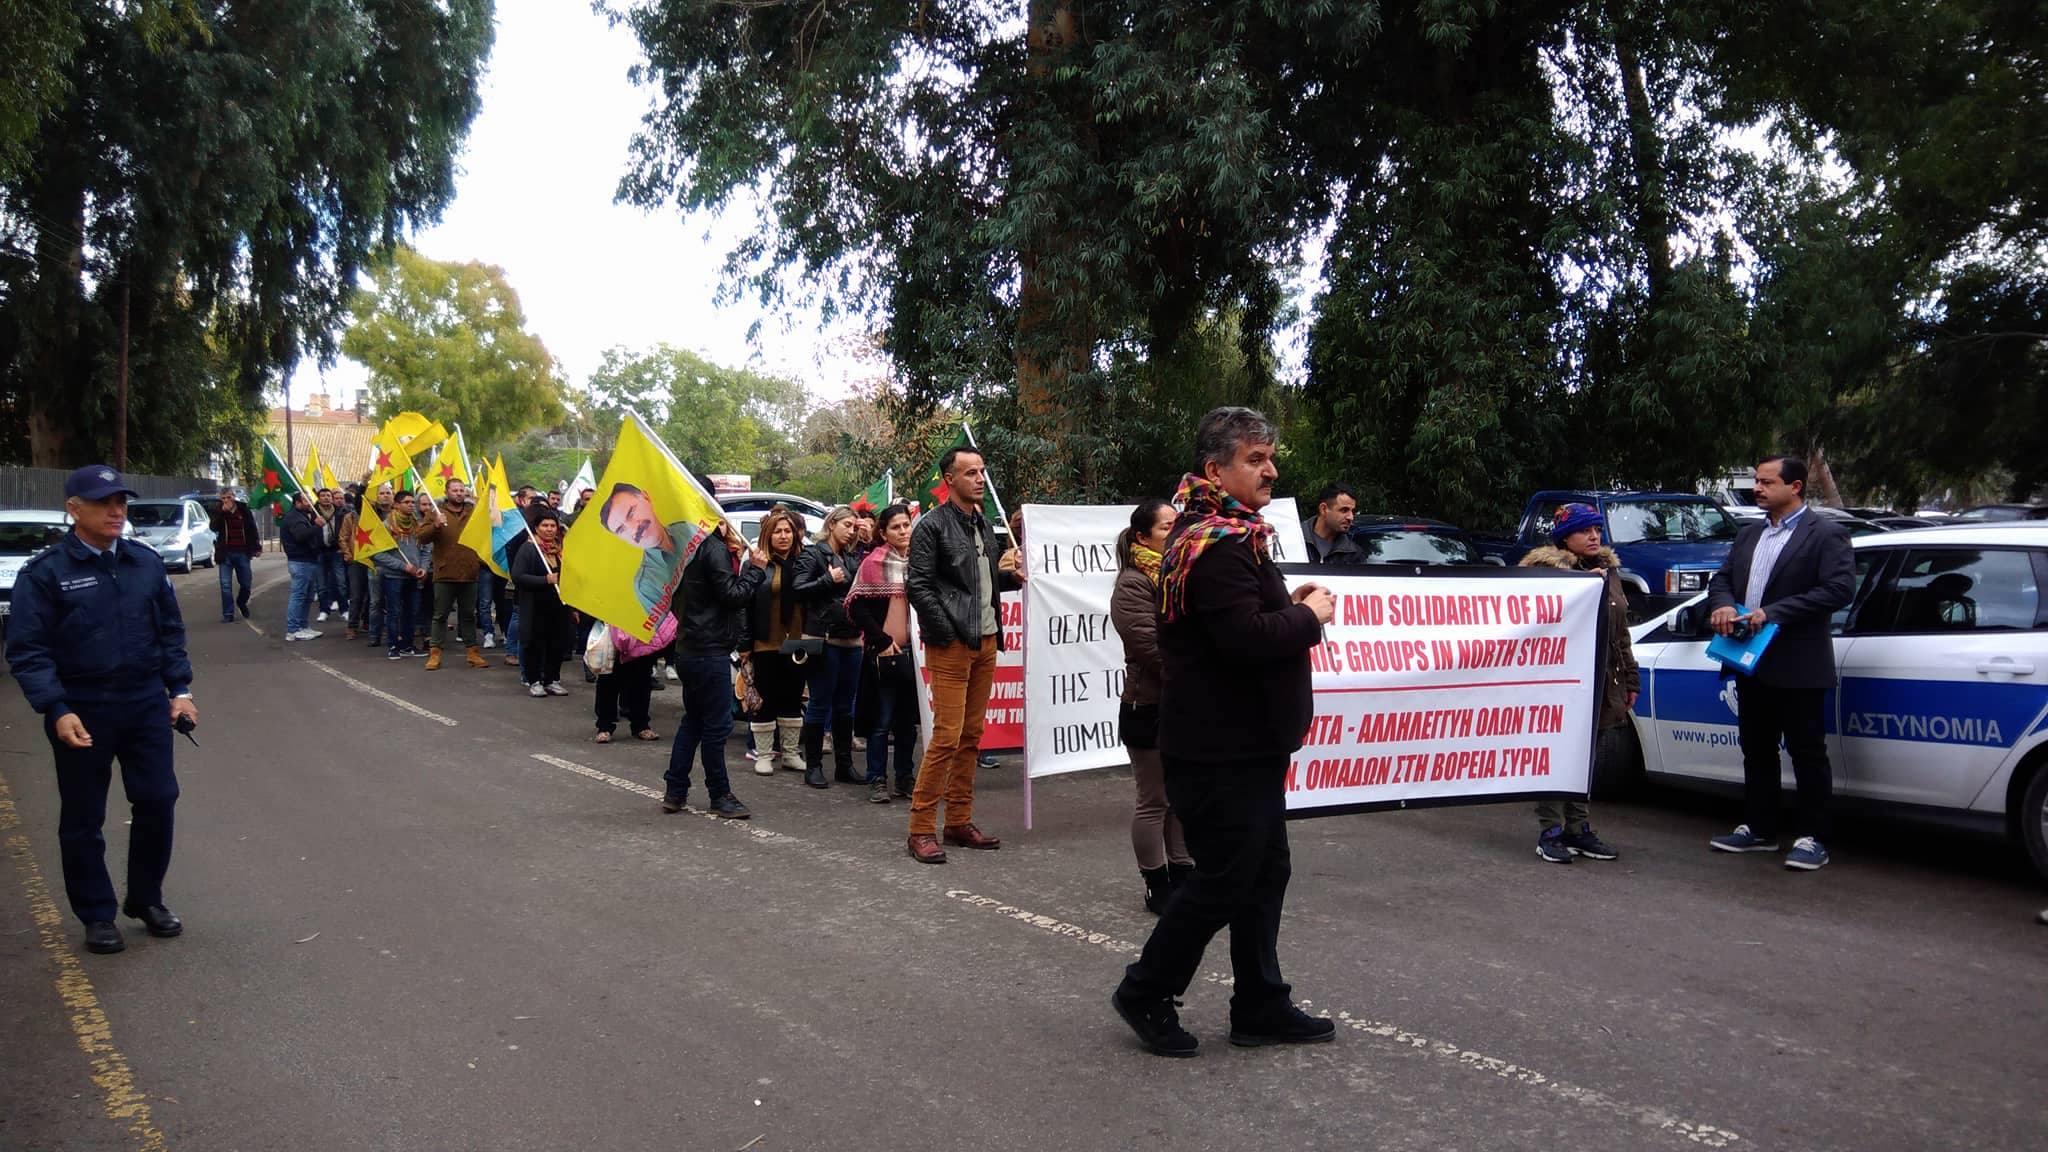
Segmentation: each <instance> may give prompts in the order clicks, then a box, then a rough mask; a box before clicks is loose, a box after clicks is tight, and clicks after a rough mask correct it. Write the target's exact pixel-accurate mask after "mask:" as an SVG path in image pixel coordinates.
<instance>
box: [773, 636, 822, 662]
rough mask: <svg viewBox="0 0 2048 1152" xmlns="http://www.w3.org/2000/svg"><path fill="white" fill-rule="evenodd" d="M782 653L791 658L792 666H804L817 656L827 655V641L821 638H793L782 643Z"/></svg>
mask: <svg viewBox="0 0 2048 1152" xmlns="http://www.w3.org/2000/svg"><path fill="white" fill-rule="evenodd" d="M781 652H782V654H783V655H784V656H787V657H789V662H790V663H792V664H802V663H804V662H805V661H807V660H810V659H811V658H813V657H816V656H823V655H824V654H825V640H824V638H823V637H820V636H804V637H801V638H799V637H795V636H792V637H790V638H789V639H787V640H784V641H783V642H782V648H781Z"/></svg>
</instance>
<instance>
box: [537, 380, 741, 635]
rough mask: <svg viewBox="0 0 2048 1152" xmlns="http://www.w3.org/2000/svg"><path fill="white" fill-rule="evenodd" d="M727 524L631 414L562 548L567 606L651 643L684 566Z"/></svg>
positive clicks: (706, 494)
mask: <svg viewBox="0 0 2048 1152" xmlns="http://www.w3.org/2000/svg"><path fill="white" fill-rule="evenodd" d="M724 519H725V513H724V512H723V511H722V510H721V509H720V508H719V506H718V502H717V501H716V500H713V499H712V498H711V495H710V494H709V493H707V492H705V491H704V489H703V488H702V487H700V486H699V485H698V484H697V482H696V480H694V479H693V478H691V476H690V474H689V473H688V472H686V471H684V469H683V466H682V465H681V464H679V463H677V461H676V458H675V456H674V455H673V454H671V453H670V452H669V450H668V446H667V445H665V444H663V443H662V442H661V440H660V439H659V438H658V437H656V436H655V435H654V433H653V431H652V430H650V429H649V428H648V427H647V425H646V424H644V423H642V422H641V421H640V418H639V417H637V416H630V415H629V416H627V417H626V420H625V423H624V424H623V425H621V426H620V428H619V440H618V444H617V445H616V446H615V447H614V448H613V450H612V459H611V463H609V464H607V465H605V469H604V476H603V478H602V479H600V480H599V481H598V482H597V495H596V496H595V497H594V498H593V499H592V502H591V505H590V510H589V511H588V512H586V513H585V514H583V515H581V516H578V517H577V518H576V524H575V526H574V527H573V528H571V529H569V538H568V539H567V540H566V541H564V542H563V545H562V583H561V590H562V600H563V602H564V603H566V604H568V605H570V606H571V607H573V608H577V609H580V610H581V611H583V612H584V613H585V614H587V615H589V616H591V617H594V618H595V619H598V620H602V621H604V622H606V623H607V624H611V625H613V626H614V627H616V628H618V629H619V630H620V631H621V632H625V633H628V634H630V635H633V636H636V637H638V638H640V639H642V640H651V639H653V638H654V629H655V626H656V625H658V624H659V623H660V622H661V618H662V616H663V615H665V614H667V612H668V608H669V600H670V598H671V597H673V596H674V595H675V590H676V585H677V584H678V583H679V582H680V581H681V580H682V577H683V566H684V565H686V564H688V563H689V561H690V557H692V556H694V555H695V554H696V551H697V548H698V546H699V545H702V544H704V542H705V541H706V540H708V539H709V538H710V534H711V533H712V532H713V531H714V530H715V529H716V528H717V527H718V525H719V524H720V523H722V522H723V521H724ZM712 546H713V547H723V545H720V544H714V545H712Z"/></svg>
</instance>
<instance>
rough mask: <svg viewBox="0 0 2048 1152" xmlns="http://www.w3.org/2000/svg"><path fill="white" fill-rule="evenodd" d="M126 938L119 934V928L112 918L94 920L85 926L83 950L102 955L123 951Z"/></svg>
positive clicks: (126, 943)
mask: <svg viewBox="0 0 2048 1152" xmlns="http://www.w3.org/2000/svg"><path fill="white" fill-rule="evenodd" d="M127 948H128V940H127V938H126V937H124V936H122V935H121V929H120V928H119V927H118V926H116V925H115V923H114V922H113V921H112V920H95V921H93V922H92V923H90V924H87V925H86V926H85V950H86V951H87V952H97V953H99V954H100V955H102V956H106V955H110V954H112V953H115V952H123V951H126V950H127Z"/></svg>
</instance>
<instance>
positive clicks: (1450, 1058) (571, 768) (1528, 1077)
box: [531, 752, 1742, 1148]
mask: <svg viewBox="0 0 2048 1152" xmlns="http://www.w3.org/2000/svg"><path fill="white" fill-rule="evenodd" d="M531 755H532V758H533V759H535V760H538V761H539V762H541V763H543V764H546V765H549V766H550V767H554V768H560V769H562V770H564V771H566V772H574V773H575V774H576V775H578V776H583V777H587V778H589V779H591V780H595V781H597V782H599V783H601V784H609V785H611V786H612V787H614V788H619V789H622V790H624V791H627V792H631V793H633V794H634V795H636V796H645V797H647V798H648V799H650V800H659V799H661V797H662V792H661V790H660V789H659V788H650V787H648V786H647V785H645V784H641V783H638V782H637V781H633V780H628V779H625V778H624V777H621V776H614V775H612V774H611V773H609V772H601V771H599V770H597V769H595V768H591V767H589V766H587V765H583V764H578V763H576V762H575V761H574V760H564V759H562V758H561V757H559V756H549V755H546V754H544V753H540V752H535V753H532V754H531ZM684 811H687V812H689V813H691V814H692V815H697V816H705V817H711V814H710V813H709V812H703V811H699V810H698V809H695V808H686V809H684ZM711 818H713V819H717V818H716V817H711ZM718 823H720V824H723V825H725V826H726V827H729V828H734V829H738V830H741V831H743V832H745V833H746V834H747V835H748V837H749V838H750V839H754V840H760V841H771V842H774V843H777V844H782V845H787V846H790V847H795V848H801V849H803V851H804V853H805V858H806V859H807V860H810V861H812V862H814V863H822V862H828V861H829V862H833V863H843V864H850V865H852V866H854V867H858V868H861V869H864V870H868V871H874V870H875V862H874V861H873V860H872V859H869V858H867V857H861V856H855V855H853V854H851V853H846V852H838V851H834V850H832V849H821V848H819V847H818V846H816V845H813V844H811V843H809V842H808V841H805V840H803V839H801V838H799V837H796V836H791V835H789V834H787V833H784V832H775V831H771V830H769V829H766V828H757V827H754V826H753V825H752V823H751V822H742V821H735V820H724V819H718ZM878 874H879V875H881V876H883V877H885V878H887V879H888V880H890V881H892V882H896V881H902V880H905V879H906V877H905V876H904V874H903V872H902V870H901V869H893V868H892V869H888V870H886V871H882V872H879V873H878ZM899 886H902V887H910V886H912V885H911V884H908V883H905V884H899ZM944 892H945V895H946V897H947V898H948V899H951V900H957V901H959V902H960V903H962V904H965V905H967V906H968V907H970V908H981V909H985V910H987V911H990V912H993V913H994V914H996V915H997V916H1001V917H1002V918H1004V919H1006V920H1012V921H1015V922H1017V923H1019V924H1023V925H1026V926H1028V927H1031V928H1036V929H1038V930H1039V931H1041V932H1046V933H1049V934H1051V935H1054V936H1059V937H1061V938H1063V939H1067V940H1072V941H1074V942H1076V943H1079V944H1086V945H1089V946H1092V947H1096V948H1101V949H1103V950H1104V951H1107V952H1110V953H1112V954H1115V955H1118V956H1135V955H1137V953H1138V952H1139V951H1140V946H1139V945H1137V944H1133V943H1131V942H1130V941H1128V940H1123V939H1120V938H1118V937H1116V936H1114V935H1112V934H1110V933H1107V932H1095V931H1091V930H1089V929H1087V928H1084V927H1082V926H1080V925H1078V924H1072V923H1069V922H1067V921H1066V920H1063V919H1060V918H1058V917H1055V916H1048V915H1045V914H1043V913H1039V912H1033V911H1031V910H1029V909H1026V908H1020V907H1017V906H1015V905H1012V904H1008V903H1005V902H1004V901H1002V900H998V899H996V898H995V897H993V896H982V895H978V894H976V893H974V892H970V891H968V890H967V889H964V888H948V889H945V890H944ZM1202 979H1204V980H1206V981H1208V982H1209V983H1212V984H1220V985H1224V986H1228V985H1229V984H1230V978H1229V977H1228V976H1224V975H1221V974H1218V973H1209V974H1207V975H1205V976H1203V977H1202ZM1304 1003H1306V1001H1304ZM1323 1015H1324V1016H1326V1017H1329V1018H1330V1019H1333V1020H1335V1021H1336V1022H1337V1024H1338V1026H1339V1027H1343V1028H1349V1029H1351V1030H1352V1031H1354V1032H1360V1033H1363V1034H1365V1035H1368V1036H1374V1037H1378V1038H1380V1039H1382V1040H1388V1041H1391V1042H1392V1043H1393V1044H1394V1045H1396V1046H1397V1047H1403V1048H1408V1049H1412V1050H1414V1051H1416V1052H1419V1053H1421V1054H1423V1055H1424V1056H1429V1057H1434V1058H1436V1059H1439V1060H1444V1061H1447V1062H1449V1063H1453V1064H1456V1065H1458V1066H1459V1067H1462V1068H1466V1069H1469V1070H1471V1071H1474V1072H1478V1073H1482V1074H1485V1075H1490V1076H1495V1077H1498V1078H1499V1079H1502V1080H1510V1081H1513V1082H1515V1083H1518V1084H1523V1085H1527V1086H1528V1087H1531V1088H1534V1089H1536V1090H1537V1091H1539V1092H1542V1093H1545V1094H1547V1095H1549V1096H1553V1097H1556V1098H1557V1099H1560V1100H1566V1101H1570V1102H1571V1103H1574V1104H1577V1105H1580V1106H1581V1107H1585V1108H1589V1109H1592V1110H1594V1111H1597V1112H1605V1113H1607V1114H1608V1115H1610V1116H1614V1117H1617V1118H1619V1119H1622V1120H1625V1121H1629V1122H1631V1123H1635V1124H1640V1125H1643V1126H1645V1127H1649V1128H1654V1129H1656V1130H1658V1131H1660V1132H1664V1133H1668V1134H1670V1135H1673V1136H1680V1137H1683V1138H1684V1139H1686V1140H1689V1141H1692V1142H1693V1143H1695V1144H1698V1145H1701V1146H1702V1147H1706V1148H1726V1147H1729V1146H1730V1145H1733V1144H1736V1143H1739V1142H1741V1140H1742V1137H1741V1136H1740V1135H1738V1134H1736V1133H1734V1132H1731V1131H1729V1130H1728V1129H1726V1128H1720V1127H1716V1126H1714V1125H1711V1124H1701V1123H1697V1122H1694V1121H1690V1120H1684V1119H1681V1118H1679V1117H1677V1116H1674V1115H1672V1114H1671V1113H1669V1112H1667V1111H1665V1110H1664V1109H1662V1108H1655V1107H1649V1106H1646V1105H1640V1104H1630V1103H1628V1102H1626V1101H1622V1100H1616V1099H1615V1098H1613V1097H1611V1096H1608V1095H1606V1094H1605V1093H1602V1092H1597V1091H1595V1090H1593V1089H1591V1088H1583V1087H1580V1086H1579V1085H1576V1084H1572V1083H1570V1082H1568V1081H1564V1080H1559V1079H1557V1078H1555V1077H1552V1076H1546V1075H1544V1074H1543V1073H1541V1072H1538V1071H1536V1070H1535V1069H1533V1068H1527V1067H1524V1066H1522V1065H1519V1064H1515V1063H1512V1062H1510V1061H1507V1060H1502V1059H1500V1058H1499V1057H1495V1056H1488V1055H1486V1054H1485V1053H1482V1052H1476V1051H1473V1050H1472V1049H1469V1048H1465V1047H1462V1046H1460V1045H1457V1044H1453V1043H1451V1042H1450V1041H1447V1040H1436V1039H1432V1038H1430V1037H1428V1036H1423V1035H1420V1034H1418V1033H1415V1032H1410V1031H1408V1030H1407V1029H1405V1028H1402V1027H1400V1026H1399V1025H1396V1024H1388V1023H1385V1022H1383V1021H1379V1020H1371V1019H1367V1018H1365V1017H1362V1016H1353V1015H1352V1014H1351V1013H1349V1012H1346V1011H1338V1012H1335V1013H1332V1012H1330V1011H1328V1010H1327V1009H1325V1010H1324V1012H1323Z"/></svg>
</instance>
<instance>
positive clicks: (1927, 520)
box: [1870, 516, 1948, 532]
mask: <svg viewBox="0 0 2048 1152" xmlns="http://www.w3.org/2000/svg"><path fill="white" fill-rule="evenodd" d="M1870 522H1871V523H1872V524H1875V525H1877V526H1878V527H1879V528H1888V529H1890V530H1892V531H1894V532H1896V531H1898V530H1899V529H1901V528H1934V527H1937V526H1939V525H1942V524H1945V523H1947V522H1948V521H1947V520H1946V519H1942V520H1936V519H1934V518H1932V517H1928V516H1873V517H1871V518H1870Z"/></svg>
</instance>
